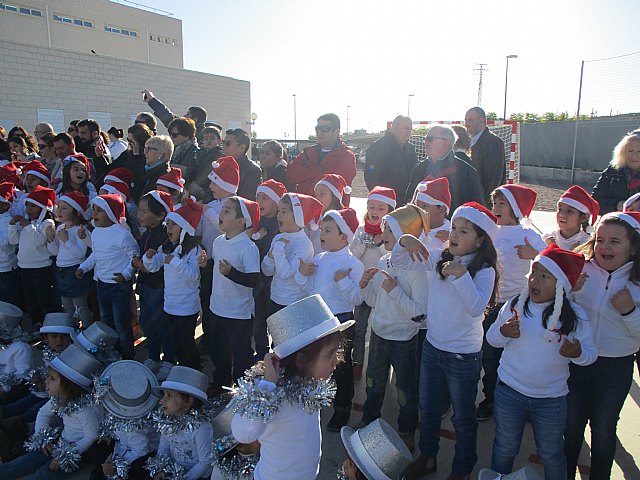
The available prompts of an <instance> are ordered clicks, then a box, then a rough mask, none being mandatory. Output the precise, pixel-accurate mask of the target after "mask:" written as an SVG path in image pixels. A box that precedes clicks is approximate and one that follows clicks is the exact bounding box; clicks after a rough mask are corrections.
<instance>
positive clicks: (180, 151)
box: [169, 117, 199, 176]
mask: <svg viewBox="0 0 640 480" xmlns="http://www.w3.org/2000/svg"><path fill="white" fill-rule="evenodd" d="M169 136H170V137H171V141H172V142H173V156H172V157H171V165H172V166H174V167H177V168H179V169H180V170H182V174H183V176H184V175H193V173H194V172H195V170H197V164H196V153H198V150H199V149H198V141H197V140H196V124H195V122H194V121H193V120H191V119H190V118H187V117H178V118H174V119H173V120H172V121H171V123H170V124H169Z"/></svg>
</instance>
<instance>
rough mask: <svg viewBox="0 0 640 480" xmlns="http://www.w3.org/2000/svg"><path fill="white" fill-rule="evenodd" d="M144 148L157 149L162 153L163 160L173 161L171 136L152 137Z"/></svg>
mask: <svg viewBox="0 0 640 480" xmlns="http://www.w3.org/2000/svg"><path fill="white" fill-rule="evenodd" d="M144 146H145V147H149V148H157V149H158V150H159V151H160V152H161V153H162V160H164V161H165V162H168V161H169V160H171V156H172V155H173V142H172V141H171V138H170V137H169V135H157V136H155V137H151V138H150V139H149V140H147V143H145V144H144Z"/></svg>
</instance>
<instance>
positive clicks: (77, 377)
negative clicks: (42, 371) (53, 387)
mask: <svg viewBox="0 0 640 480" xmlns="http://www.w3.org/2000/svg"><path fill="white" fill-rule="evenodd" d="M49 366H50V367H51V368H53V369H54V370H55V371H56V372H58V373H59V374H60V375H62V376H63V377H65V378H66V379H67V380H71V381H72V382H73V383H75V384H76V385H78V386H79V387H80V388H82V389H83V390H85V391H90V390H91V387H92V386H93V381H92V379H90V378H87V377H85V376H84V375H82V374H80V373H78V372H76V371H75V370H74V369H73V368H71V367H70V366H69V365H67V364H66V363H64V362H63V361H62V360H60V358H59V357H55V358H54V359H53V360H52V361H51V363H50V364H49Z"/></svg>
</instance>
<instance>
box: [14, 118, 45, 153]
mask: <svg viewBox="0 0 640 480" xmlns="http://www.w3.org/2000/svg"><path fill="white" fill-rule="evenodd" d="M11 137H22V138H24V141H25V143H26V144H27V150H29V153H38V142H37V141H36V139H35V138H33V137H32V136H31V135H29V132H27V129H26V128H24V127H21V126H20V125H18V126H16V127H13V128H12V129H11V130H9V135H7V139H9V138H11Z"/></svg>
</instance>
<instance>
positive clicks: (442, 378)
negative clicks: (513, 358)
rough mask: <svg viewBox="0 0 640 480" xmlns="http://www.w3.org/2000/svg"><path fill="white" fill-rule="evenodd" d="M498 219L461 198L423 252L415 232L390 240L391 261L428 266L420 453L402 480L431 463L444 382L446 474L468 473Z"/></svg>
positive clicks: (433, 462)
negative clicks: (441, 245) (444, 242)
mask: <svg viewBox="0 0 640 480" xmlns="http://www.w3.org/2000/svg"><path fill="white" fill-rule="evenodd" d="M497 220H498V219H497V218H496V217H495V216H494V215H493V214H492V213H491V212H490V211H489V210H487V209H486V208H485V207H483V206H482V205H479V204H477V203H475V202H470V203H465V204H463V205H461V206H460V207H458V208H457V209H456V210H455V212H454V213H453V216H452V217H451V234H450V236H449V247H448V248H445V249H444V250H441V251H440V250H432V251H431V252H428V251H427V250H426V248H425V247H424V245H423V244H422V243H421V242H420V241H419V240H418V239H417V238H415V237H414V236H411V235H406V234H405V235H403V236H402V237H400V239H399V241H398V243H397V244H396V246H395V247H394V251H393V253H392V256H391V261H392V264H393V265H394V266H395V267H397V268H403V267H405V268H414V269H415V268H421V269H425V268H426V269H427V270H433V271H434V276H433V278H432V281H431V284H430V289H429V299H428V302H427V335H426V338H425V341H424V346H423V347H422V359H421V365H420V387H419V397H420V418H421V422H420V423H421V425H420V456H419V457H418V458H417V459H416V460H415V461H414V462H413V463H412V464H411V465H410V466H409V468H408V469H407V471H406V472H405V477H406V478H407V479H408V480H413V479H417V478H421V477H422V476H424V475H426V474H428V473H431V472H435V471H436V470H437V465H438V464H437V460H436V455H437V453H438V442H439V439H440V421H441V418H440V416H441V414H442V412H443V407H444V394H443V393H444V391H445V387H447V388H448V390H449V394H450V400H451V404H452V406H453V411H454V414H453V417H452V422H453V426H454V429H455V432H456V445H455V455H454V459H453V466H452V474H451V476H450V477H449V478H452V479H458V478H468V477H469V475H470V474H471V471H472V470H473V466H474V465H475V463H476V460H477V454H476V434H477V430H478V423H477V420H476V415H475V414H476V409H475V398H476V394H477V388H478V380H479V378H480V370H481V367H482V365H481V357H482V353H481V349H482V338H483V329H482V321H483V319H484V311H485V309H486V307H487V305H492V304H493V302H494V300H495V297H496V286H497V283H498V282H497V279H496V277H497V276H498V274H497V271H496V268H497V253H496V249H495V247H494V246H493V238H495V236H496V234H497V233H498V226H497V225H496V222H497ZM416 255H418V256H420V257H421V258H422V259H423V260H425V261H423V262H412V261H411V259H410V258H409V257H410V256H412V257H415V256H416Z"/></svg>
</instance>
